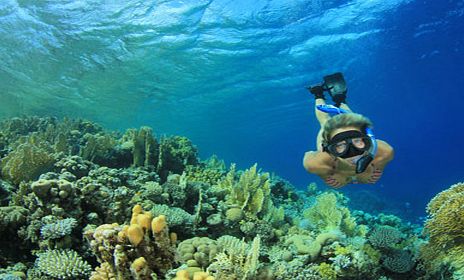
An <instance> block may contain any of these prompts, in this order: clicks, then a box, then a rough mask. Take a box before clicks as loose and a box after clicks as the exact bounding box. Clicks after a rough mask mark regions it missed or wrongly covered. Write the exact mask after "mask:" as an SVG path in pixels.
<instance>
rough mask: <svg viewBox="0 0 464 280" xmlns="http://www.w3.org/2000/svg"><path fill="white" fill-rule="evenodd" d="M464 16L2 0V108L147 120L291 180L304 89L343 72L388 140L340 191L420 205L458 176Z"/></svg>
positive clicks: (316, 5)
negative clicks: (369, 166)
mask: <svg viewBox="0 0 464 280" xmlns="http://www.w3.org/2000/svg"><path fill="white" fill-rule="evenodd" d="M140 2H141V3H140ZM149 2H154V3H149ZM463 15H464V1H462V0H460V1H412V0H387V1H383V0H354V1H321V0H313V1H304V0H299V1H283V0H280V1H279V0H277V1H270V0H267V1H264V0H263V1H246V0H233V1H221V0H212V1H201V0H195V1H31V0H30V1H26V0H25V1H12V0H5V1H2V2H1V3H0V38H1V40H0V117H2V118H5V117H11V116H17V115H21V114H26V115H31V114H34V115H57V116H71V117H85V118H88V119H91V120H94V121H97V122H99V123H101V124H103V125H104V126H105V127H107V128H109V129H121V130H123V129H125V128H128V127H138V126H141V125H149V126H152V127H153V128H154V130H155V132H156V133H157V134H177V135H185V136H188V137H189V138H191V139H192V141H193V142H194V143H195V144H196V145H197V146H198V148H199V150H200V153H201V155H202V157H204V158H205V157H207V156H209V155H211V154H217V155H218V156H219V157H221V158H223V159H225V160H226V162H236V163H237V164H238V166H239V167H240V168H247V167H249V166H251V165H252V164H254V163H255V162H258V164H259V166H261V168H263V169H264V170H266V171H273V172H275V173H276V174H278V175H280V176H281V177H284V178H286V179H288V180H289V181H291V182H292V183H293V184H294V185H296V186H298V187H300V188H305V187H306V185H308V184H309V183H310V182H312V181H316V182H319V183H320V184H322V182H321V181H319V179H317V178H316V177H315V176H313V175H310V174H307V173H306V172H305V170H304V169H303V168H302V165H301V161H302V156H303V154H304V152H305V151H307V150H310V149H314V147H315V137H316V133H317V131H318V124H317V122H316V120H315V117H314V116H313V106H314V103H313V100H312V99H311V98H310V96H309V94H308V93H307V92H306V90H305V89H304V86H305V85H308V84H310V83H315V82H319V81H320V80H321V78H322V76H323V75H325V74H329V73H332V72H335V71H343V72H344V73H345V76H346V79H347V81H348V86H349V92H348V95H349V98H348V103H349V105H350V106H351V107H352V109H354V110H355V111H357V112H360V113H362V114H365V115H367V116H369V117H370V118H371V119H372V120H373V122H374V125H375V133H376V135H377V137H378V138H380V139H383V140H386V141H387V142H389V143H390V144H391V145H392V146H393V147H394V148H395V151H396V157H395V159H394V161H393V162H392V163H391V164H390V165H389V166H388V167H387V169H386V171H385V174H384V176H383V178H382V179H381V180H380V182H379V183H377V184H376V185H373V186H372V185H370V186H356V187H349V188H346V190H347V191H355V190H356V189H360V188H361V189H362V190H369V191H372V192H374V193H376V194H377V195H380V196H382V197H385V198H387V201H388V203H391V205H395V207H397V208H398V210H400V211H409V212H411V213H412V214H414V215H423V212H424V207H425V205H426V203H427V202H428V201H429V200H430V198H431V197H432V196H433V195H435V194H436V193H437V192H439V191H441V190H443V189H445V188H448V187H449V186H450V185H451V184H453V183H457V182H459V181H463V179H464V178H463V177H464V169H463V165H462V160H461V158H462V156H463V155H464V153H463V152H462V147H461V146H462V144H461V142H462V139H463V137H464V129H463V128H464V125H463V121H464V117H463V115H462V109H461V108H462V103H463V101H464V95H463V89H464V79H463V78H462V77H463V76H464V66H463V65H464V36H463V35H462V34H464V17H463ZM405 203H409V206H408V207H406V205H405Z"/></svg>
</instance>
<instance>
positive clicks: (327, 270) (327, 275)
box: [317, 262, 337, 280]
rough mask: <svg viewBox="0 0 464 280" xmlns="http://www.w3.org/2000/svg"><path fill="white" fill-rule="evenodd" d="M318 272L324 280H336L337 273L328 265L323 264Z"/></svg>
mask: <svg viewBox="0 0 464 280" xmlns="http://www.w3.org/2000/svg"><path fill="white" fill-rule="evenodd" d="M317 272H318V273H319V275H320V276H321V277H322V278H323V279H324V280H336V279H337V272H336V271H335V270H334V269H333V268H332V266H331V265H330V264H328V263H325V262H323V263H321V264H319V265H318V267H317Z"/></svg>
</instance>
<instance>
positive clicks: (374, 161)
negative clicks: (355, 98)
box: [303, 73, 393, 188]
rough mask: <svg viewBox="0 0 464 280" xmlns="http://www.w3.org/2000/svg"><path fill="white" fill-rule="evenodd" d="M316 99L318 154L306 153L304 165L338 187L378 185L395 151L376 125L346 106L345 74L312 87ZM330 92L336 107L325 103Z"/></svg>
mask: <svg viewBox="0 0 464 280" xmlns="http://www.w3.org/2000/svg"><path fill="white" fill-rule="evenodd" d="M308 90H309V91H310V92H311V94H313V95H314V98H315V99H316V100H315V101H316V108H315V113H316V118H317V120H318V121H319V124H320V125H321V129H320V130H319V133H318V135H317V140H316V143H317V151H309V152H306V153H305V155H304V158H303V166H304V167H305V169H306V170H307V171H308V172H310V173H313V174H316V175H318V176H319V177H321V178H322V179H323V180H324V182H325V183H326V184H327V185H329V186H331V187H334V188H341V187H343V186H345V185H347V184H374V183H375V182H377V181H378V180H379V179H380V177H381V176H382V172H383V169H384V168H385V166H386V165H387V163H388V162H390V161H391V160H392V159H393V148H392V147H391V146H390V145H389V144H388V143H386V142H384V141H382V140H378V139H375V137H374V134H373V132H372V130H371V128H372V122H371V121H370V120H369V119H368V118H366V117H364V116H362V115H360V114H356V113H353V112H352V111H351V109H350V108H349V107H348V105H347V104H346V92H347V88H346V83H345V79H344V78H343V75H342V73H335V74H332V75H328V76H325V77H324V82H323V83H322V84H318V85H315V86H311V87H308ZM325 91H327V92H329V94H330V96H331V97H332V100H333V102H334V103H335V106H333V105H327V104H326V103H325V96H324V92H325Z"/></svg>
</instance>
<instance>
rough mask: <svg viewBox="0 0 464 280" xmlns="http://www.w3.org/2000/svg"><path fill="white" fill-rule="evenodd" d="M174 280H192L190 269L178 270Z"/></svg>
mask: <svg viewBox="0 0 464 280" xmlns="http://www.w3.org/2000/svg"><path fill="white" fill-rule="evenodd" d="M173 280H190V277H189V273H188V271H187V270H179V271H177V273H176V277H175V278H174V279H173Z"/></svg>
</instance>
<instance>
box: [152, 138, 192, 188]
mask: <svg viewBox="0 0 464 280" xmlns="http://www.w3.org/2000/svg"><path fill="white" fill-rule="evenodd" d="M197 156H198V150H197V148H196V147H195V146H194V145H193V144H192V142H191V141H190V140H189V139H188V138H186V137H182V136H172V137H166V138H162V139H161V141H160V144H159V157H158V165H157V167H156V171H157V172H158V174H159V175H160V177H161V179H162V180H163V181H164V180H166V179H167V177H168V175H169V173H170V172H171V173H175V174H182V173H183V172H184V170H185V168H186V166H187V165H197V164H198V158H197Z"/></svg>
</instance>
